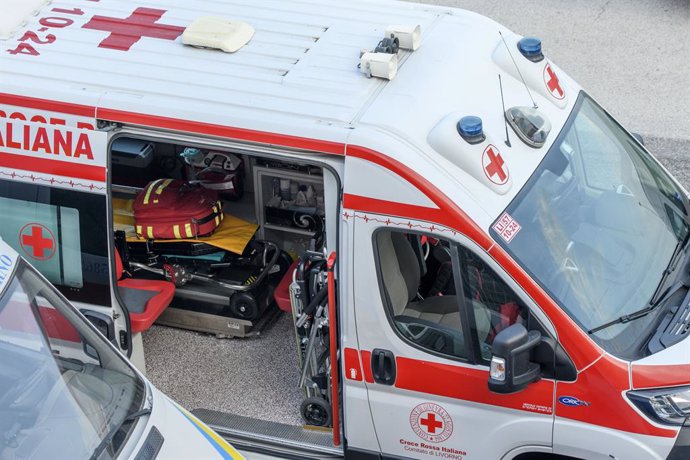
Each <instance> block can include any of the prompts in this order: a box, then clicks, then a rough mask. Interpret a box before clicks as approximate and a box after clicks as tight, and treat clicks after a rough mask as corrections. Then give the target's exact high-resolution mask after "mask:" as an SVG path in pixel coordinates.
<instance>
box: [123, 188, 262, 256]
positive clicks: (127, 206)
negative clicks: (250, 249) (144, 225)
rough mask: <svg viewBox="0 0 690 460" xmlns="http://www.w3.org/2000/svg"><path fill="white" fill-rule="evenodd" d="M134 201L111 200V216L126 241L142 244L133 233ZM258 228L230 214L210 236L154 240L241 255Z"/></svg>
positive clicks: (141, 239)
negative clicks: (205, 246)
mask: <svg viewBox="0 0 690 460" xmlns="http://www.w3.org/2000/svg"><path fill="white" fill-rule="evenodd" d="M133 203H134V200H126V199H122V198H113V216H114V219H113V220H114V224H115V230H122V231H124V232H125V234H126V235H127V241H131V242H142V241H146V240H145V239H143V238H139V237H138V236H137V235H136V233H135V231H134V211H132V204H133ZM258 228H259V226H258V225H257V224H253V223H251V222H247V221H246V220H242V219H240V218H238V217H235V216H232V215H230V214H225V219H223V221H222V222H221V223H220V226H218V228H217V229H216V231H215V232H213V234H212V235H210V236H203V237H199V238H188V239H182V240H160V239H159V240H156V243H177V242H180V241H187V242H192V243H199V242H201V243H206V244H210V245H211V246H215V247H217V248H219V249H224V250H226V251H230V252H234V253H235V254H242V253H243V252H244V249H245V248H246V247H247V244H249V241H250V240H251V239H252V237H253V236H254V233H256V230H257V229H258Z"/></svg>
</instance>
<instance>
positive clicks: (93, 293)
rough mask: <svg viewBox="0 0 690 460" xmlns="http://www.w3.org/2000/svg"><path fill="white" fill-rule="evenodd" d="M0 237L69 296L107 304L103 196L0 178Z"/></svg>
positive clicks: (74, 299) (108, 299)
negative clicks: (0, 221)
mask: <svg viewBox="0 0 690 460" xmlns="http://www.w3.org/2000/svg"><path fill="white" fill-rule="evenodd" d="M0 218H1V219H2V225H1V226H0V237H2V239H3V240H4V241H5V242H6V243H8V244H9V245H10V246H12V247H13V248H14V249H15V250H16V251H17V252H19V253H20V254H21V255H22V256H24V257H25V258H26V259H27V260H28V261H29V262H30V263H31V264H32V265H33V266H34V267H36V268H37V269H38V270H39V271H40V272H41V273H42V274H43V276H45V277H46V278H47V279H48V280H49V281H50V282H51V283H53V284H54V285H55V286H56V287H57V288H58V289H59V290H60V291H61V292H62V293H63V294H64V295H65V296H66V297H67V298H69V299H70V300H73V301H80V302H85V303H91V304H96V305H110V290H109V289H108V288H106V286H109V284H110V278H109V264H108V246H107V245H108V240H107V237H108V235H109V234H110V232H109V231H108V230H107V220H106V204H105V196H102V195H95V194H91V193H83V192H76V191H72V190H63V189H59V188H53V187H47V186H42V185H34V184H24V183H18V182H11V181H5V180H0Z"/></svg>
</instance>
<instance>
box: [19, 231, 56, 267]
mask: <svg viewBox="0 0 690 460" xmlns="http://www.w3.org/2000/svg"><path fill="white" fill-rule="evenodd" d="M19 245H20V246H21V247H22V250H23V251H24V253H25V254H26V255H27V256H29V257H31V258H32V259H35V260H48V259H50V258H52V257H53V256H54V255H55V250H56V249H57V245H56V244H55V236H53V232H51V231H50V230H48V228H47V227H46V226H45V225H41V224H36V223H31V224H26V225H25V226H23V227H22V229H21V230H19Z"/></svg>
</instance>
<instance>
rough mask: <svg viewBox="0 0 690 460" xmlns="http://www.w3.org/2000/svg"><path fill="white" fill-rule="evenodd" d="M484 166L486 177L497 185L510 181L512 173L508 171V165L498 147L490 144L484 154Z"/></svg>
mask: <svg viewBox="0 0 690 460" xmlns="http://www.w3.org/2000/svg"><path fill="white" fill-rule="evenodd" d="M482 166H483V167H484V174H486V177H487V178H488V179H489V180H490V181H491V182H493V183H494V184H496V185H504V184H505V183H506V182H508V179H509V178H510V174H509V172H508V166H506V164H505V161H503V157H502V156H501V152H499V151H498V149H497V148H496V147H495V146H493V145H491V144H489V145H488V146H487V147H486V148H485V149H484V153H483V154H482Z"/></svg>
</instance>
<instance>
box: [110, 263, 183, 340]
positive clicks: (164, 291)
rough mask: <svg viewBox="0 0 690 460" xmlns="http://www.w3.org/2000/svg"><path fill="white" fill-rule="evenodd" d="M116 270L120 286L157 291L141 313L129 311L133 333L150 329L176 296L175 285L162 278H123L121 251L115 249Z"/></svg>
mask: <svg viewBox="0 0 690 460" xmlns="http://www.w3.org/2000/svg"><path fill="white" fill-rule="evenodd" d="M115 270H116V272H115V275H116V276H117V285H118V287H122V288H127V289H139V290H142V291H152V292H155V295H154V296H153V297H151V298H150V299H148V300H147V301H146V305H144V308H143V311H142V312H141V313H137V312H132V311H130V312H129V318H130V322H131V323H132V333H135V332H143V331H145V330H147V329H149V328H150V327H151V325H152V324H153V323H154V322H155V321H156V320H157V319H158V317H159V316H160V315H161V313H163V310H165V309H166V308H167V307H168V305H170V302H172V299H173V297H174V296H175V285H174V284H173V283H171V282H169V281H162V280H145V279H134V278H125V279H122V276H123V272H124V270H123V267H122V259H121V258H120V253H119V252H117V250H115Z"/></svg>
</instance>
